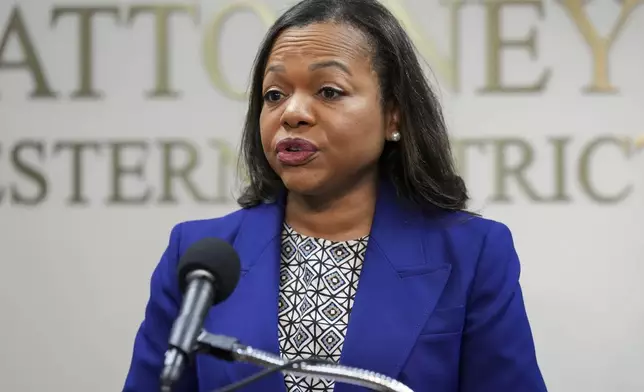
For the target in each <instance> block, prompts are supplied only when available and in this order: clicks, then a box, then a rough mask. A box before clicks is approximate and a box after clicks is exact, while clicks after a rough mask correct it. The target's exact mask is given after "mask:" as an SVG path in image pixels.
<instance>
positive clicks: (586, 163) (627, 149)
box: [578, 136, 633, 203]
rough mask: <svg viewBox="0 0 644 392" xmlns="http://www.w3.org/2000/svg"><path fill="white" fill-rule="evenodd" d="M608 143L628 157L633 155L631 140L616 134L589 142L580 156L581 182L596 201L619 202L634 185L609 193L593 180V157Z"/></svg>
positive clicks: (583, 187) (627, 194) (628, 193)
mask: <svg viewBox="0 0 644 392" xmlns="http://www.w3.org/2000/svg"><path fill="white" fill-rule="evenodd" d="M608 145H613V146H614V147H617V148H618V149H619V150H620V151H621V152H623V153H624V156H625V157H626V158H627V159H628V158H630V157H631V153H632V150H631V148H632V146H633V145H632V142H631V140H629V139H618V138H616V137H614V136H607V137H601V138H597V139H594V140H592V141H591V142H590V143H588V145H586V146H585V147H584V149H583V150H582V152H581V155H580V157H579V175H578V177H579V184H580V185H581V187H582V189H583V190H584V191H585V192H586V194H587V195H588V196H589V197H590V198H591V199H592V200H593V201H596V202H598V203H618V202H620V201H622V200H624V199H626V198H627V197H628V196H629V195H630V193H631V192H632V191H633V186H632V185H626V186H625V187H624V188H622V190H621V191H619V192H617V193H614V194H612V195H609V194H606V193H600V191H599V190H598V189H597V187H596V184H594V183H593V182H592V179H591V171H592V169H591V163H592V162H591V159H592V158H593V156H594V154H595V153H596V152H597V150H598V149H599V148H600V147H605V146H608Z"/></svg>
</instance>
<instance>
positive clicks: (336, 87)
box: [124, 0, 546, 392]
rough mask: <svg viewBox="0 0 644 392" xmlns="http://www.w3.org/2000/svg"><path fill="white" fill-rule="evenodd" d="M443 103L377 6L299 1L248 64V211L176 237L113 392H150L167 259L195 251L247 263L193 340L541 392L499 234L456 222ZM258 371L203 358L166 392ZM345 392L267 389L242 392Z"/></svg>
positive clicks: (432, 381)
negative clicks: (212, 242)
mask: <svg viewBox="0 0 644 392" xmlns="http://www.w3.org/2000/svg"><path fill="white" fill-rule="evenodd" d="M445 128H446V127H445V123H444V121H443V118H442V114H441V109H440V106H439V103H438V100H437V99H436V97H435V96H434V94H433V92H432V90H431V89H430V87H429V85H428V83H427V82H426V80H425V79H424V76H423V72H422V70H421V67H420V65H419V62H418V59H417V58H416V55H415V53H414V50H413V47H412V45H411V43H410V40H409V38H408V37H407V35H406V34H405V32H404V31H403V29H402V28H401V26H400V25H399V24H398V22H397V21H396V19H395V18H394V17H393V16H392V15H391V14H390V13H389V12H388V11H387V10H386V9H385V8H384V7H383V6H381V5H380V4H379V3H378V2H377V1H375V0H305V1H303V2H301V3H299V4H297V5H295V6H294V7H292V8H291V9H289V10H288V11H286V13H284V14H283V15H282V16H281V17H280V18H279V19H278V20H277V21H276V22H275V25H274V26H272V27H271V29H270V30H269V32H268V34H267V37H266V40H265V42H264V43H263V45H262V47H261V48H260V51H259V54H258V57H257V60H256V64H255V68H254V75H253V79H252V88H251V91H250V102H249V109H248V114H247V118H246V125H245V128H244V134H243V142H242V158H243V162H244V163H245V165H246V166H247V169H248V172H249V174H250V184H249V185H248V187H247V188H246V189H245V191H244V193H243V195H242V196H241V197H240V199H239V203H240V205H241V206H242V207H243V208H242V209H240V210H239V211H236V212H233V213H231V214H229V215H227V216H224V217H221V218H218V219H211V220H204V221H193V222H187V223H183V224H180V225H178V226H176V227H175V228H174V230H173V232H172V234H171V237H170V244H169V246H168V248H167V250H166V252H165V253H164V255H163V258H162V259H161V262H160V263H159V265H158V267H157V268H156V270H155V271H154V274H153V276H152V282H151V294H150V299H149V303H148V305H147V309H146V314H145V320H144V321H143V323H142V325H141V327H140V330H139V332H138V334H137V336H136V341H135V345H134V354H133V358H132V364H131V368H130V371H129V374H128V377H127V380H126V383H125V388H124V390H125V391H137V392H148V391H149V392H152V391H155V392H156V391H158V390H159V384H158V379H159V373H160V371H161V366H162V362H163V354H164V352H165V350H166V349H167V341H168V334H169V331H170V328H171V324H172V322H173V321H174V319H175V317H176V316H177V311H178V306H179V304H180V303H181V297H180V294H179V289H178V287H177V282H176V280H177V279H176V273H175V269H176V264H177V260H178V258H179V257H180V255H181V254H182V252H184V251H185V249H186V248H187V247H188V246H190V244H192V243H194V242H195V241H197V240H199V239H201V238H204V237H219V238H223V239H225V240H227V241H229V242H230V243H231V244H232V245H233V246H234V248H235V249H236V251H237V252H238V254H239V256H240V259H241V263H242V278H241V280H240V282H239V284H238V286H237V288H236V290H235V292H234V293H233V294H232V296H231V297H230V298H229V299H227V300H226V301H224V302H223V303H222V304H220V305H217V306H215V307H213V308H212V310H211V311H210V313H209V315H208V318H207V320H206V324H205V328H206V329H207V330H209V331H210V332H213V333H218V334H224V335H229V336H234V337H236V338H238V339H239V340H240V341H241V342H243V343H245V344H249V345H251V346H253V347H256V348H259V349H262V350H266V351H270V352H274V353H279V354H281V355H283V356H285V357H288V358H298V357H304V358H307V357H309V356H316V357H321V358H326V359H331V360H334V361H339V362H341V363H343V364H346V365H350V366H356V367H360V368H365V369H370V370H373V371H376V372H379V373H383V374H385V375H388V376H391V377H393V378H397V379H398V380H400V381H401V382H403V383H405V384H406V385H408V386H409V387H410V388H412V389H413V390H415V391H435V392H448V391H449V392H452V391H461V392H483V391H485V392H537V391H545V390H546V387H545V385H544V382H543V380H542V377H541V374H540V370H539V367H538V365H537V361H536V358H535V350H534V345H533V338H532V335H531V331H530V326H529V323H528V319H527V316H526V312H525V308H524V304H523V300H522V296H521V289H520V286H519V261H518V258H517V254H516V252H515V250H514V247H513V242H512V237H511V234H510V231H509V230H508V229H507V227H506V226H504V225H503V224H501V223H496V222H493V221H491V220H486V219H483V218H480V217H477V216H475V215H474V214H470V213H468V212H467V211H466V201H467V199H468V196H467V191H466V188H465V185H464V183H463V181H462V180H461V178H460V177H459V176H458V175H457V174H456V172H455V169H454V164H453V162H452V157H451V152H450V146H449V141H448V135H447V132H446V129H445ZM257 370H258V369H257V368H255V367H252V366H247V365H242V364H231V363H226V362H221V361H218V360H215V359H211V358H207V357H198V359H197V360H196V361H195V364H193V366H192V367H191V368H189V369H187V370H186V372H185V376H184V379H183V380H182V382H181V384H180V385H178V386H177V389H176V390H177V391H186V392H188V391H211V390H214V389H216V388H221V387H223V386H225V385H228V384H230V383H233V382H236V381H239V380H241V379H242V378H244V377H247V376H249V375H252V374H253V373H254V372H256V371H257ZM333 388H335V389H334V390H335V391H337V392H342V391H350V390H351V391H354V390H357V389H356V388H355V387H351V386H348V385H346V384H341V383H336V384H334V383H333V382H330V381H324V380H322V381H319V380H311V379H296V378H293V377H284V376H282V375H279V374H276V375H274V376H271V377H268V378H265V379H262V380H261V381H258V382H256V383H254V384H252V385H251V386H249V387H248V389H246V390H248V391H289V392H292V391H331V390H333Z"/></svg>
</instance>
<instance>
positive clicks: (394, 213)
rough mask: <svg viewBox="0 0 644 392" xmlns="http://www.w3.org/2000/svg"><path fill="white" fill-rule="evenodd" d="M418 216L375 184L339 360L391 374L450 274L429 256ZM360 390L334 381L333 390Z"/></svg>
mask: <svg viewBox="0 0 644 392" xmlns="http://www.w3.org/2000/svg"><path fill="white" fill-rule="evenodd" d="M425 219H426V218H423V216H422V215H421V214H420V213H419V212H418V211H417V210H415V209H414V208H412V207H406V206H403V205H402V204H401V201H399V199H398V198H397V197H396V194H395V191H394V190H393V188H392V187H390V186H389V185H387V184H385V185H383V186H382V187H381V190H380V192H379V194H378V201H377V204H376V213H375V216H374V221H373V224H372V229H371V235H370V238H369V243H368V245H367V251H366V256H365V262H364V265H363V267H362V268H363V269H362V273H361V276H360V281H359V283H358V291H357V294H356V298H355V301H354V305H353V309H352V311H351V315H350V318H349V326H348V331H347V336H346V338H345V342H344V346H343V350H342V351H343V354H342V357H341V363H342V364H344V365H347V366H355V367H359V368H363V369H367V370H371V371H375V372H378V373H382V374H385V375H387V376H389V377H392V378H397V377H398V375H399V373H400V371H401V369H402V367H403V365H404V363H405V361H406V359H407V358H408V356H409V354H410V352H411V349H412V348H413V346H414V344H415V342H416V340H417V338H418V335H419V333H420V331H421V329H422V327H423V325H425V323H426V321H427V320H428V318H429V316H430V314H431V313H432V311H433V309H434V307H435V306H436V303H437V301H438V298H439V297H440V295H441V292H442V291H443V288H444V287H445V284H446V282H447V279H448V277H449V274H450V266H449V264H445V263H443V262H441V261H437V260H432V259H431V257H429V253H430V251H431V250H430V249H425V248H424V242H425V240H424V238H425V237H426V236H428V235H430V234H429V233H428V232H429V227H428V225H427V222H426V220H425ZM353 390H361V389H360V388H356V387H354V386H351V385H348V384H337V385H336V388H335V391H336V392H349V391H353Z"/></svg>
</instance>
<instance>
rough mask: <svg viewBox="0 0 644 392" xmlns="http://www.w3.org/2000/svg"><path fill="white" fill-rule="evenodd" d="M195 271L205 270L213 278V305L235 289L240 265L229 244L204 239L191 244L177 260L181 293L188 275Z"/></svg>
mask: <svg viewBox="0 0 644 392" xmlns="http://www.w3.org/2000/svg"><path fill="white" fill-rule="evenodd" d="M196 270H205V271H206V272H208V273H210V274H211V275H212V276H213V277H214V278H215V290H216V292H215V299H214V303H213V305H215V304H218V303H220V302H222V301H224V300H225V299H226V298H228V297H229V296H230V294H232V292H233V291H234V290H235V287H237V283H238V282H239V275H240V273H241V264H240V262H239V256H238V255H237V252H236V251H235V249H233V247H232V246H231V245H230V244H229V243H227V242H226V241H224V240H221V239H219V238H204V239H201V240H199V241H197V242H195V243H194V244H192V245H191V246H190V247H189V248H188V249H187V250H186V251H185V253H184V254H183V256H181V259H180V260H179V265H178V267H177V272H178V275H179V287H180V288H181V291H182V292H184V291H185V289H186V287H187V285H188V281H187V277H188V275H189V274H190V273H191V272H193V271H196Z"/></svg>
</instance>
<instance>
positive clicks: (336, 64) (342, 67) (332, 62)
mask: <svg viewBox="0 0 644 392" xmlns="http://www.w3.org/2000/svg"><path fill="white" fill-rule="evenodd" d="M329 67H331V68H339V69H340V70H341V71H343V72H344V73H346V74H347V75H349V76H351V71H349V67H347V66H346V65H344V64H343V63H341V62H339V61H337V60H328V61H322V62H319V63H314V64H311V65H310V66H309V70H310V71H317V70H318V69H322V68H329Z"/></svg>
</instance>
